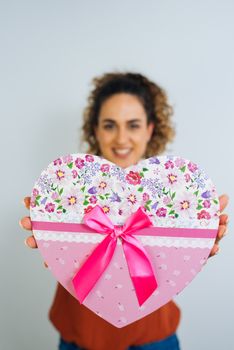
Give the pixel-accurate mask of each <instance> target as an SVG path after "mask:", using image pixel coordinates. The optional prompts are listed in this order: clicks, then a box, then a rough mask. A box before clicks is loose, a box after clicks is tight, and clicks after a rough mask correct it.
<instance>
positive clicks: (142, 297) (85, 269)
mask: <svg viewBox="0 0 234 350" xmlns="http://www.w3.org/2000/svg"><path fill="white" fill-rule="evenodd" d="M84 223H85V224H86V225H87V226H88V227H90V228H92V229H94V230H95V231H96V232H97V233H100V234H107V236H106V237H105V238H104V240H103V241H102V242H101V243H100V244H99V245H98V246H97V247H96V248H95V249H94V251H93V252H92V254H91V255H90V256H89V257H88V259H87V260H86V261H85V262H84V264H83V265H82V266H81V268H80V270H79V271H78V272H77V273H76V275H75V277H74V278H73V280H72V282H73V286H74V288H75V291H76V294H77V298H78V300H79V301H80V303H82V302H83V300H84V299H85V298H86V297H87V295H88V294H89V293H90V291H91V290H92V288H93V287H94V285H95V284H96V282H97V281H98V279H99V278H100V277H101V275H102V274H103V272H104V271H105V269H106V268H107V266H108V265H109V263H110V261H111V259H112V256H113V254H114V251H115V248H116V245H117V238H118V237H121V238H122V245H123V250H124V254H125V257H126V261H127V265H128V270H129V274H130V277H131V279H132V282H133V285H134V288H135V292H136V296H137V299H138V303H139V305H142V304H143V303H144V302H145V301H146V300H147V299H148V298H149V297H150V295H151V294H152V293H153V292H154V290H155V289H156V288H157V282H156V278H155V276H154V271H153V268H152V265H151V263H150V258H149V256H148V254H147V252H146V250H145V249H144V247H143V246H142V244H141V243H140V241H138V240H137V239H136V238H135V237H133V235H132V233H133V232H134V231H137V230H140V229H142V228H146V227H148V226H151V225H152V224H151V221H150V219H149V218H148V216H147V215H146V214H145V212H144V211H143V209H142V208H139V209H138V210H137V211H136V212H135V213H134V214H132V215H131V217H130V218H128V220H127V221H126V223H125V225H123V226H118V225H113V223H112V222H111V220H110V219H109V218H108V216H107V215H106V214H105V213H104V212H103V210H102V208H101V207H99V206H95V207H94V208H93V209H92V210H91V211H90V212H89V213H87V214H85V216H84Z"/></svg>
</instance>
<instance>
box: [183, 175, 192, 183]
mask: <svg viewBox="0 0 234 350" xmlns="http://www.w3.org/2000/svg"><path fill="white" fill-rule="evenodd" d="M184 178H185V181H186V182H189V181H190V180H191V176H190V175H189V174H188V173H187V174H184Z"/></svg>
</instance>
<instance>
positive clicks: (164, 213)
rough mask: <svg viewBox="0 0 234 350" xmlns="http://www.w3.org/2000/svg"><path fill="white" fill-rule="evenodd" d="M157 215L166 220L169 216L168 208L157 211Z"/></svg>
mask: <svg viewBox="0 0 234 350" xmlns="http://www.w3.org/2000/svg"><path fill="white" fill-rule="evenodd" d="M156 215H157V216H159V217H163V218H165V217H166V215H167V209H166V208H163V207H162V208H158V210H157V211H156Z"/></svg>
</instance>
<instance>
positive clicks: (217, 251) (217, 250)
mask: <svg viewBox="0 0 234 350" xmlns="http://www.w3.org/2000/svg"><path fill="white" fill-rule="evenodd" d="M219 250H220V249H219V247H217V249H216V251H215V253H214V254H215V255H217V254H218V253H219Z"/></svg>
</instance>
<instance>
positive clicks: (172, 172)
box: [161, 168, 184, 191]
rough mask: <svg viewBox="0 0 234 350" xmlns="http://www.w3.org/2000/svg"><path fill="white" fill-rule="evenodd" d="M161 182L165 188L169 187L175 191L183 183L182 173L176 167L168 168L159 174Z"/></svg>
mask: <svg viewBox="0 0 234 350" xmlns="http://www.w3.org/2000/svg"><path fill="white" fill-rule="evenodd" d="M161 178H162V181H163V184H164V186H165V187H166V188H168V187H169V189H170V190H172V191H175V190H176V189H180V188H181V185H182V184H184V178H183V174H181V171H179V170H178V169H177V168H174V169H169V170H166V171H164V172H162V174H161Z"/></svg>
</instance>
